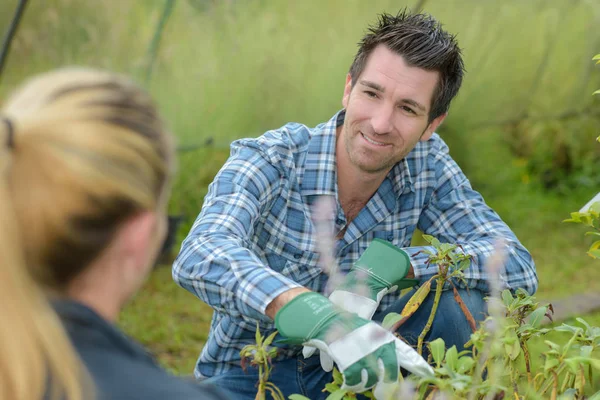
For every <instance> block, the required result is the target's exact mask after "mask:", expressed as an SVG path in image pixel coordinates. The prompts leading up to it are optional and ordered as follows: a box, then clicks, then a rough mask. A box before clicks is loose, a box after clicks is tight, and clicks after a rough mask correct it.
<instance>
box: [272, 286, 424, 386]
mask: <svg viewBox="0 0 600 400" xmlns="http://www.w3.org/2000/svg"><path fill="white" fill-rule="evenodd" d="M275 326H276V327H277V330H278V331H279V333H280V334H281V335H282V336H283V337H284V338H285V340H284V342H286V343H292V344H304V345H306V346H312V347H316V348H318V349H319V350H320V351H321V352H322V353H325V354H327V355H328V356H329V357H330V358H331V359H332V360H333V362H334V363H335V364H336V365H337V367H338V370H339V371H340V373H341V374H342V376H343V378H344V382H343V385H342V389H349V390H352V391H353V392H357V393H360V392H364V391H365V390H367V389H370V388H372V387H373V386H375V385H377V384H379V383H381V384H382V386H384V385H385V384H391V383H393V382H395V381H397V379H398V374H399V371H400V367H402V368H405V369H406V370H408V371H410V372H412V373H414V374H416V375H419V376H422V377H429V376H432V375H433V370H432V369H431V367H430V366H429V365H428V364H427V362H426V361H425V360H424V359H423V358H422V357H421V356H420V355H419V354H418V353H417V352H416V351H415V350H413V349H412V348H411V347H410V346H408V345H407V344H405V343H404V342H402V341H401V340H399V339H398V338H396V337H395V336H394V335H393V334H392V333H391V332H389V331H387V330H386V329H384V328H383V327H381V326H380V325H378V324H377V323H375V322H372V321H369V320H367V319H364V318H361V317H359V316H358V315H356V314H353V313H349V312H346V311H344V310H342V309H340V308H338V307H336V306H335V305H334V304H333V303H332V302H331V301H330V300H329V299H328V298H326V297H325V296H323V295H320V294H318V293H315V292H306V293H302V294H300V295H298V296H296V297H295V298H293V299H292V300H291V301H290V302H288V303H287V304H286V305H284V306H283V307H282V308H281V309H280V310H279V312H278V313H277V314H276V315H275Z"/></svg>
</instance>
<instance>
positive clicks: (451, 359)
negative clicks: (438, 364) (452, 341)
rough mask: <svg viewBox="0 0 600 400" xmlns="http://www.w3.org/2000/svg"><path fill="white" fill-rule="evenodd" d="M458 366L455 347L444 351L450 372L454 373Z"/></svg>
mask: <svg viewBox="0 0 600 400" xmlns="http://www.w3.org/2000/svg"><path fill="white" fill-rule="evenodd" d="M457 364H458V350H456V346H452V347H450V348H449V349H448V351H446V365H447V366H448V368H449V369H450V370H452V371H456V366H457Z"/></svg>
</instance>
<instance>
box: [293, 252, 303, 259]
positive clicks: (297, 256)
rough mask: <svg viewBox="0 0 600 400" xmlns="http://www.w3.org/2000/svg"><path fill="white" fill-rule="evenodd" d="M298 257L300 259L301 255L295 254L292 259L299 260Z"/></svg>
mask: <svg viewBox="0 0 600 400" xmlns="http://www.w3.org/2000/svg"><path fill="white" fill-rule="evenodd" d="M300 257H302V254H300V253H296V254H294V258H295V259H296V260H299V259H300Z"/></svg>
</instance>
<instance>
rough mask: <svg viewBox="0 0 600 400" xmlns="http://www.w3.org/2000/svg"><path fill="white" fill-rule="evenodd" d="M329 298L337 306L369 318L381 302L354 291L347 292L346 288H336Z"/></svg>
mask: <svg viewBox="0 0 600 400" xmlns="http://www.w3.org/2000/svg"><path fill="white" fill-rule="evenodd" d="M329 300H331V301H332V302H333V304H335V305H336V306H338V307H341V308H343V309H344V310H346V311H348V312H351V313H354V314H356V315H358V316H359V317H361V318H364V319H369V320H370V319H371V318H372V317H373V314H375V311H376V310H377V307H378V306H379V302H377V301H375V300H373V299H369V298H368V297H364V296H359V295H358V294H355V293H352V292H346V291H345V290H334V291H333V293H331V294H330V295H329Z"/></svg>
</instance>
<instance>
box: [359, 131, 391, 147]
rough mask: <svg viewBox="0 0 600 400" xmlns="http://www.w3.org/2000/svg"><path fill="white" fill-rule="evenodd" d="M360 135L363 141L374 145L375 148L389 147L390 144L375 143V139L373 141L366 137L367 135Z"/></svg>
mask: <svg viewBox="0 0 600 400" xmlns="http://www.w3.org/2000/svg"><path fill="white" fill-rule="evenodd" d="M360 135H361V136H362V137H363V139H365V140H366V141H367V142H368V143H370V144H372V145H373V146H378V147H385V146H388V144H387V143H381V142H378V141H375V140H373V139H371V138H369V137H367V135H365V134H364V133H362V132H361V133H360Z"/></svg>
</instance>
